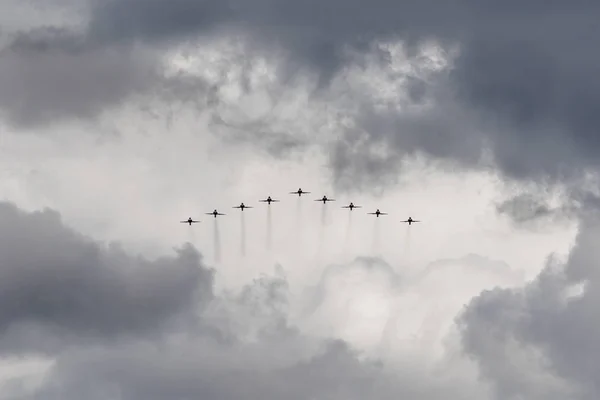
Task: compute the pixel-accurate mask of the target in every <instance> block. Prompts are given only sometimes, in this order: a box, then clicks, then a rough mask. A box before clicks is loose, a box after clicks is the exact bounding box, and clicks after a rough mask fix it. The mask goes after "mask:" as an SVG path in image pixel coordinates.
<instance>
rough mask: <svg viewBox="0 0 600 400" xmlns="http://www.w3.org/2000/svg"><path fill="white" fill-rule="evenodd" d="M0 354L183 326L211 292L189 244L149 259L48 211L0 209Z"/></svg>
mask: <svg viewBox="0 0 600 400" xmlns="http://www.w3.org/2000/svg"><path fill="white" fill-rule="evenodd" d="M0 225H1V226H2V228H1V229H0V301H1V303H2V306H1V307H0V332H2V333H1V335H0V351H1V352H2V353H4V354H5V355H6V354H21V353H38V352H42V353H49V354H54V353H56V352H59V351H61V349H63V348H64V347H68V346H70V345H77V344H81V343H86V342H87V343H89V342H95V341H106V340H109V341H111V340H116V339H119V338H121V337H135V336H146V335H155V333H156V332H157V331H160V330H162V329H168V328H169V327H172V326H173V324H175V323H178V324H179V323H184V322H185V323H188V322H189V321H192V320H193V319H194V315H195V310H196V309H197V308H198V307H201V306H202V304H206V302H207V301H209V300H210V299H211V298H212V296H213V294H212V271H211V270H210V269H208V268H207V267H206V266H204V265H203V264H202V257H201V256H200V254H199V253H198V252H197V251H196V250H195V249H193V248H192V247H190V246H187V247H184V248H182V249H180V250H178V252H177V255H176V256H175V257H164V258H160V259H157V260H154V261H151V260H146V259H144V258H142V257H135V256H132V255H130V254H127V253H126V252H125V251H123V250H122V249H120V248H119V246H118V245H117V244H113V245H110V246H108V247H106V246H104V245H102V244H101V243H97V242H95V241H93V240H91V239H89V238H86V237H84V236H82V235H80V234H78V233H76V232H74V231H73V230H71V229H69V228H67V227H65V226H64V225H63V223H62V222H61V219H60V215H59V214H58V213H56V212H54V211H50V210H46V211H42V212H34V213H25V212H23V211H21V210H19V209H18V208H16V207H15V206H14V205H12V204H9V203H2V204H0Z"/></svg>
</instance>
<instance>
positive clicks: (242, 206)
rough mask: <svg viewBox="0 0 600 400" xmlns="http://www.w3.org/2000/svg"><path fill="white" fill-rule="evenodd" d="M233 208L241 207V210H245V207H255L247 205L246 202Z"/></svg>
mask: <svg viewBox="0 0 600 400" xmlns="http://www.w3.org/2000/svg"><path fill="white" fill-rule="evenodd" d="M233 208H239V209H240V210H242V211H244V208H254V207H252V206H247V205H244V203H241V204H240V205H239V206H236V207H233Z"/></svg>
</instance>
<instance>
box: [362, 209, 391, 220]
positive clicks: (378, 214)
mask: <svg viewBox="0 0 600 400" xmlns="http://www.w3.org/2000/svg"><path fill="white" fill-rule="evenodd" d="M367 214H371V215H377V218H379V216H380V215H387V213H382V212H381V211H379V208H378V209H377V211H375V212H374V213H367Z"/></svg>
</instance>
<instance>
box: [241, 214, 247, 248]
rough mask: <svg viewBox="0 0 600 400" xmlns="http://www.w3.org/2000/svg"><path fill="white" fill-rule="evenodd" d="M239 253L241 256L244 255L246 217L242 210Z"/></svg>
mask: <svg viewBox="0 0 600 400" xmlns="http://www.w3.org/2000/svg"><path fill="white" fill-rule="evenodd" d="M240 253H241V254H242V257H244V256H245V255H246V217H245V216H244V212H243V211H242V212H241V213H240Z"/></svg>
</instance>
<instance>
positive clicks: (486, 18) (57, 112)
mask: <svg viewBox="0 0 600 400" xmlns="http://www.w3.org/2000/svg"><path fill="white" fill-rule="evenodd" d="M140 4H141V3H140V1H139V0H125V1H91V2H90V3H89V5H90V8H89V10H88V11H89V15H87V17H86V21H87V23H86V24H84V28H82V29H81V31H80V32H79V33H78V34H77V36H78V37H79V38H82V40H83V42H84V45H83V47H84V49H82V51H81V52H80V53H79V54H78V55H77V56H74V55H72V54H67V53H65V51H64V50H61V48H62V45H61V44H60V43H61V41H56V40H53V42H52V43H53V44H52V46H49V47H48V48H47V49H45V50H40V49H37V50H36V51H35V52H33V53H29V55H27V56H25V55H23V53H22V52H15V50H14V49H13V50H9V51H8V52H6V53H5V54H4V55H3V56H2V57H1V58H0V89H2V90H1V92H2V93H12V94H10V95H9V97H7V98H6V99H4V101H0V106H2V107H3V108H4V109H5V111H7V113H8V115H9V117H11V118H12V119H13V120H15V121H20V122H21V123H23V122H26V121H46V120H47V119H48V118H51V117H52V118H54V117H64V116H75V115H76V116H78V117H85V116H90V115H94V113H97V112H99V111H100V110H103V109H105V108H106V107H107V106H108V105H111V106H112V105H115V104H117V103H119V102H121V101H125V100H127V99H130V98H131V95H132V94H136V93H144V94H146V95H148V94H151V95H153V94H154V92H153V89H154V88H156V87H161V85H164V84H165V81H164V80H162V79H161V78H160V76H161V74H160V72H161V70H162V68H163V64H162V62H163V61H164V60H163V59H162V58H161V57H162V56H164V55H165V50H166V49H168V48H172V47H177V46H179V45H182V44H188V43H191V42H193V41H194V40H196V39H198V38H199V37H201V38H203V39H205V42H209V41H211V40H216V39H218V38H220V37H223V36H228V35H230V36H232V37H233V36H236V35H237V36H239V38H240V39H241V40H242V41H243V42H244V43H245V49H244V52H245V53H244V57H245V58H246V59H251V58H252V57H253V56H258V55H260V56H261V57H262V56H265V55H267V56H268V57H271V59H272V60H275V61H274V62H275V63H277V64H278V69H277V78H278V80H279V81H280V83H283V84H285V85H286V86H288V88H289V89H291V87H290V86H293V85H294V84H295V82H296V81H295V80H293V79H289V78H290V77H291V76H296V75H305V74H306V73H308V76H310V75H311V74H313V73H315V74H316V76H317V81H318V82H320V84H321V87H320V88H319V90H317V91H316V92H314V93H312V96H313V100H314V101H318V100H323V99H326V102H325V103H326V104H328V105H333V104H335V105H336V107H337V106H340V104H343V103H344V102H346V103H351V104H352V105H353V107H351V109H350V110H348V111H349V112H348V115H347V116H349V118H351V119H352V120H353V121H354V123H352V124H350V126H343V124H342V120H341V119H340V120H338V121H336V124H335V125H337V126H336V128H335V129H333V130H331V129H330V131H329V132H328V134H329V135H330V138H334V140H333V141H329V143H330V147H328V149H329V153H330V154H331V155H332V159H331V167H332V169H333V171H334V175H335V177H336V180H337V183H338V184H339V187H340V189H351V188H352V187H353V186H354V187H358V188H368V187H369V186H381V185H384V184H387V183H389V182H390V181H394V179H395V176H397V175H398V170H399V167H400V166H401V162H402V160H403V159H404V158H405V157H406V156H410V155H413V154H415V153H424V154H426V155H427V156H429V157H433V158H437V159H441V160H444V161H446V162H449V163H450V164H449V165H459V166H466V167H469V168H472V167H482V166H483V167H487V166H488V165H490V163H491V164H492V165H495V166H497V167H498V168H499V169H500V170H501V171H503V172H504V173H505V174H506V176H508V177H510V178H516V179H525V180H528V179H535V180H541V179H544V178H547V177H550V178H551V180H552V181H554V182H561V181H568V180H571V179H573V178H574V177H576V176H577V175H578V174H580V173H581V172H582V171H583V170H585V169H586V168H593V167H595V166H597V165H598V161H597V156H596V154H597V151H596V149H597V147H598V143H597V140H596V139H595V137H596V136H595V135H594V134H593V132H594V129H595V128H594V127H595V126H597V125H598V122H599V121H598V120H597V118H598V117H597V116H598V115H600V113H599V112H598V109H597V107H598V104H600V97H599V96H600V87H598V85H597V84H596V83H595V82H596V81H597V79H595V71H596V70H597V69H598V67H599V66H600V57H598V55H597V52H594V51H593V49H594V48H595V45H596V41H597V40H596V39H597V38H598V37H599V36H600V28H599V27H598V25H597V24H596V20H597V18H598V16H599V15H600V6H598V5H597V4H596V3H594V2H591V1H585V0H580V1H574V2H568V3H559V2H553V3H552V4H551V5H549V4H548V3H546V2H538V1H530V2H528V3H527V4H523V3H521V2H514V1H510V2H504V3H502V5H497V4H495V3H494V4H492V3H490V2H484V3H481V2H476V1H449V2H444V4H439V2H431V1H409V0H406V1H402V2H392V1H389V0H377V1H375V2H374V3H370V4H369V6H368V7H367V6H364V5H363V4H362V3H359V2H350V3H348V2H339V1H336V0H328V1H320V2H315V1H310V2H298V1H292V0H285V1H278V2H271V1H265V0H254V1H245V2H240V1H233V0H231V1H227V2H224V1H213V0H205V1H199V0H198V1H196V0H177V1H173V2H169V3H166V2H162V1H158V0H153V1H151V2H144V6H140ZM61 6H64V4H62V5H61ZM540 32H544V34H541V33H540ZM23 34H26V35H31V34H32V33H31V32H28V31H26V32H25V33H23ZM430 40H433V41H435V42H437V43H438V44H439V45H441V46H442V48H444V49H445V50H446V51H448V52H449V53H448V54H446V56H447V58H449V61H450V65H449V66H448V67H445V68H444V72H443V73H439V74H435V75H432V76H429V78H428V79H423V76H422V75H423V69H426V65H428V64H431V63H432V60H431V59H427V57H423V54H422V53H421V50H422V45H424V44H426V43H430V42H429V41H430ZM394 41H402V42H403V43H404V44H405V46H406V50H407V51H406V54H407V59H408V60H413V66H414V67H415V68H416V70H415V71H412V72H399V71H398V70H395V69H396V68H397V66H398V65H396V64H394V63H391V62H390V60H392V59H393V58H394V57H393V55H392V52H391V51H390V49H389V47H388V48H386V46H381V44H382V43H389V42H394ZM21 42H22V40H21ZM140 43H143V45H142V46H141V48H143V49H153V50H155V52H153V51H151V50H148V51H147V52H146V51H141V50H140V47H139V46H137V45H138V44H140ZM453 46H458V47H457V48H458V52H456V53H454V52H453V50H452V51H451V49H453ZM426 47H427V46H426ZM52 49H53V50H52ZM450 53H452V54H450ZM373 55H376V57H375V58H376V59H377V61H373V60H371V61H372V62H373V63H376V64H378V65H379V66H380V67H381V71H386V72H387V73H388V74H389V75H388V77H387V78H389V79H388V81H387V83H386V85H387V86H388V87H389V86H394V85H398V82H399V81H402V84H401V86H402V89H403V91H404V93H405V94H406V95H407V97H408V100H407V104H411V103H415V104H421V103H423V102H428V103H430V104H429V107H427V108H425V109H424V111H422V112H413V111H411V110H410V109H406V108H404V109H401V110H400V109H398V108H396V107H390V105H391V104H388V107H380V105H381V104H379V103H380V100H381V93H382V92H383V90H380V91H379V92H378V95H376V96H374V95H373V94H370V93H364V92H361V91H360V90H357V91H355V92H354V93H352V95H351V96H350V97H346V96H344V94H341V93H338V91H336V90H333V87H332V84H333V83H335V82H336V79H338V83H339V78H340V77H344V76H345V74H346V72H347V71H348V69H349V68H352V67H357V66H361V65H364V63H365V62H367V61H368V60H366V59H368V58H369V57H371V56H373ZM365 57H366V59H365ZM163 72H164V71H163ZM70 77H72V78H71V79H69V78H70ZM75 79H76V81H75ZM64 82H70V83H73V82H76V84H71V85H69V88H68V89H66V88H65V84H64ZM175 82H179V81H178V80H176V81H175ZM171 83H172V82H170V83H168V84H171ZM353 83H354V82H353ZM175 85H176V86H177V84H175ZM183 86H185V84H184V85H183ZM22 87H24V88H25V89H26V90H23V89H21V88H22ZM178 87H179V89H181V88H182V87H181V86H178ZM384 87H385V86H384ZM350 88H351V86H348V85H347V86H346V89H347V90H350ZM196 89H198V90H199V91H200V92H201V93H199V97H203V96H205V95H207V93H206V90H207V89H206V88H205V87H203V86H202V85H200V86H199V87H198V88H196ZM350 91H351V90H350ZM183 92H185V90H183V91H182V93H183ZM209 92H210V93H214V92H215V91H214V90H213V91H209ZM15 94H16V99H18V100H19V101H13V100H12V98H13V97H14V96H15ZM338 94H341V96H338ZM323 96H324V97H323ZM334 109H335V107H334ZM353 110H354V111H353ZM342 119H343V118H342ZM217 120H218V118H217ZM271 128H272V127H271ZM269 130H270V129H268V128H267V129H263V127H261V128H260V132H257V134H258V136H257V140H258V141H260V140H261V138H263V139H265V140H266V145H267V146H269V148H270V149H271V151H272V152H273V153H277V152H284V153H285V152H287V151H288V150H289V146H292V147H295V148H296V147H298V146H299V144H298V140H297V139H295V138H292V137H290V135H287V134H284V135H281V139H282V142H281V143H279V144H278V143H275V142H274V137H273V136H272V135H269V134H268V133H265V132H268V131H269ZM278 131H280V132H286V131H287V129H286V127H284V128H283V129H278ZM247 134H248V135H252V134H253V130H252V129H250V130H249V132H248V133H247ZM381 147H386V148H387V152H380V151H378V149H379V148H381ZM348 175H351V176H354V177H355V179H354V180H351V179H350V178H347V176H348Z"/></svg>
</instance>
